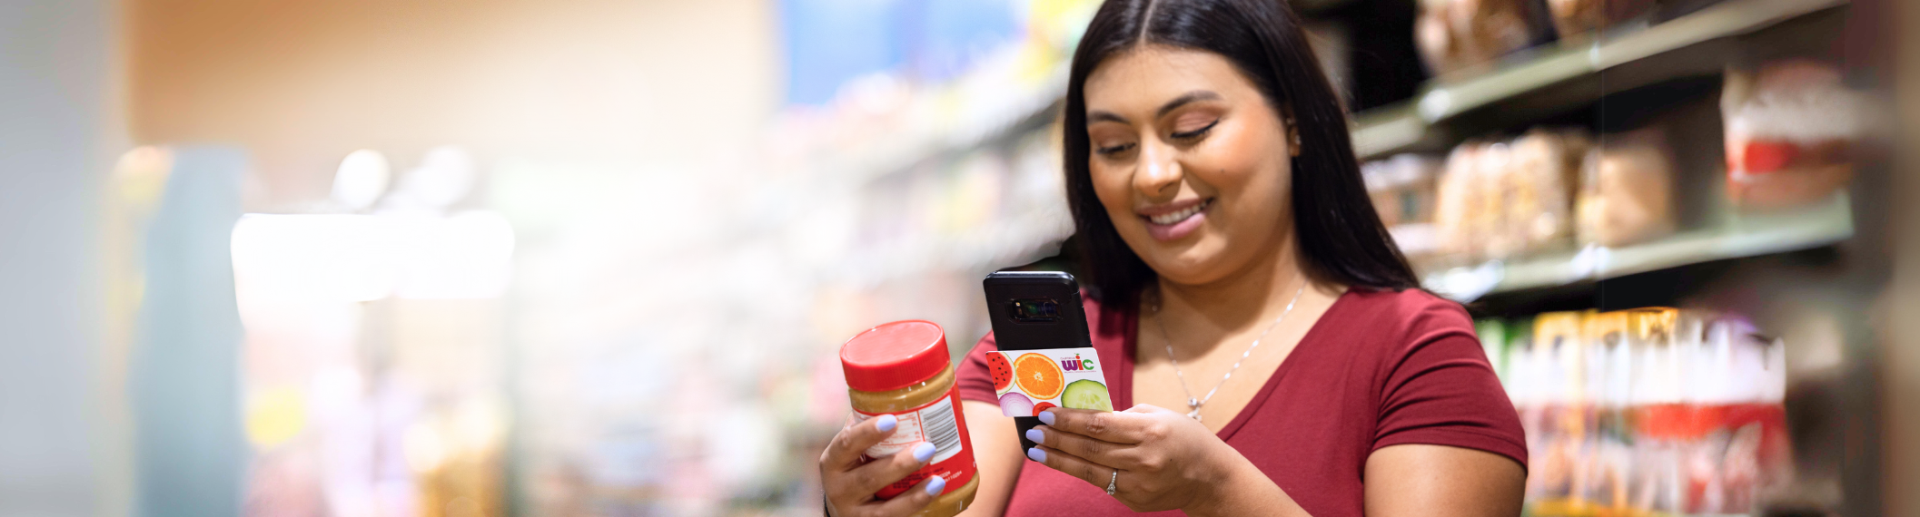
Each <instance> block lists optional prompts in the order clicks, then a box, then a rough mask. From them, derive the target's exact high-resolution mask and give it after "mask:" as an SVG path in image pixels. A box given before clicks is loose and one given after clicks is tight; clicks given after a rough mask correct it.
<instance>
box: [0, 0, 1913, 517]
mask: <svg viewBox="0 0 1920 517" xmlns="http://www.w3.org/2000/svg"><path fill="white" fill-rule="evenodd" d="M1891 4H1892V2H1871V3H1870V2H1863V1H1859V0H1856V1H1855V2H1849V1H1847V0H1418V1H1415V0H1300V1H1297V2H1294V3H1293V7H1294V9H1296V10H1297V11H1298V12H1300V13H1301V14H1302V15H1303V16H1305V17H1306V19H1307V20H1308V21H1309V29H1310V30H1311V31H1312V33H1313V35H1314V43H1315V45H1316V50H1317V51H1318V53H1319V54H1320V55H1321V59H1322V61H1323V63H1324V64H1325V65H1326V66H1327V67H1328V69H1329V70H1330V72H1331V75H1332V76H1333V77H1334V80H1335V82H1336V83H1338V84H1337V86H1338V87H1339V88H1340V89H1341V90H1342V91H1344V92H1345V93H1346V101H1347V102H1348V105H1349V106H1350V108H1351V109H1352V110H1353V111H1354V112H1355V116H1354V121H1355V124H1354V137H1355V143H1356V147H1357V149H1356V151H1357V152H1358V153H1359V155H1360V156H1361V158H1362V159H1363V160H1364V162H1365V163H1366V166H1365V174H1366V180H1367V184H1368V188H1369V189H1370V190H1371V191H1372V192H1373V194H1374V196H1373V197H1374V202H1375V205H1376V208H1377V209H1378V210H1380V212H1381V214H1382V216H1383V218H1384V219H1386V220H1387V221H1388V222H1389V223H1390V224H1392V225H1393V232H1394V234H1395V237H1396V239H1397V240H1398V241H1399V242H1400V245H1401V246H1402V248H1403V249H1404V250H1405V251H1406V252H1407V253H1408V255H1409V256H1410V257H1412V258H1413V259H1414V260H1415V261H1416V263H1417V266H1418V269H1419V270H1420V271H1421V272H1422V274H1423V275H1424V277H1425V282H1426V286H1427V288H1428V289H1430V290H1432V291H1434V292H1436V293H1440V294H1442V295H1445V296H1448V297H1450V298H1453V299H1456V300H1459V301H1461V302H1464V303H1467V304H1468V307H1469V308H1470V309H1471V310H1472V311H1473V312H1474V314H1475V315H1476V317H1478V318H1479V325H1480V329H1481V333H1482V339H1483V341H1484V343H1485V344H1486V346H1487V351H1488V353H1489V357H1490V359H1492V361H1493V362H1494V363H1495V365H1496V367H1497V368H1498V369H1499V371H1500V373H1501V376H1502V379H1503V381H1504V382H1505V383H1506V385H1507V387H1508V389H1509V393H1510V395H1511V396H1512V398H1513V400H1514V403H1515V406H1516V408H1517V409H1519V410H1520V412H1521V413H1522V415H1523V417H1524V419H1525V422H1526V425H1527V427H1528V438H1529V447H1530V448H1531V449H1532V453H1531V455H1532V461H1533V465H1530V473H1531V477H1530V480H1529V485H1528V501H1529V504H1528V508H1529V512H1530V513H1531V514H1533V515H1569V516H1589V515H1591V516H1601V515H1621V516H1625V515H1883V514H1884V515H1892V514H1896V513H1897V512H1899V511H1901V510H1902V509H1904V510H1906V511H1920V507H1914V506H1907V507H1900V506H1897V505H1898V504H1899V503H1898V498H1899V497H1901V496H1902V495H1903V493H1905V492H1911V490H1905V491H1904V492H1903V489H1902V488H1901V487H1900V485H1899V483H1904V482H1911V481H1913V480H1914V479H1915V478H1913V477H1900V476H1901V474H1898V473H1897V472H1906V473H1908V474H1906V475H1908V476H1911V472H1913V471H1912V470H1911V469H1912V468H1913V467H1914V465H1913V463H1912V460H1911V458H1912V456H1911V453H1912V450H1911V449H1910V448H1909V447H1910V445H1907V443H1906V441H1904V440H1902V439H1901V436H1902V435H1901V433H1903V432H1913V431H1915V428H1914V427H1912V426H1911V425H1912V421H1911V420H1899V419H1900V418H1908V419H1911V418H1912V417H1913V416H1914V415H1913V413H1912V412H1911V411H1906V412H1902V411H1896V410H1893V409H1891V408H1894V407H1895V404H1894V402H1893V401H1894V400H1896V398H1897V396H1898V395H1899V394H1900V393H1904V392H1905V391H1904V390H1911V389H1912V387H1913V384H1912V382H1911V381H1908V380H1904V379H1908V378H1909V377H1908V376H1920V368H1916V366H1915V363H1914V354H1913V353H1912V352H1903V351H1902V350H1903V349H1901V348H1899V347H1898V346H1897V345H1895V344H1893V343H1895V341H1894V337H1893V334H1892V332H1890V329H1893V328H1896V327H1897V325H1900V324H1903V323H1905V324H1911V323H1910V322H1905V321H1904V320H1905V319H1906V316H1903V314H1902V313H1901V312H1899V311H1897V310H1895V309H1893V308H1890V306H1889V305H1888V304H1889V303H1890V302H1888V301H1887V300H1888V299H1889V295H1888V293H1887V287H1886V286H1887V285H1888V282H1889V281H1890V279H1891V278H1893V276H1894V274H1895V270H1896V266H1895V261H1894V260H1893V256H1894V255H1893V253H1894V252H1893V249H1894V243H1893V242H1892V237H1893V235H1894V234H1895V232H1894V228H1896V227H1895V226H1893V225H1892V224H1891V221H1892V220H1893V215H1894V214H1895V212H1896V209H1897V208H1898V205H1897V203H1895V202H1894V201H1895V196H1894V194H1892V192H1891V187H1892V186H1894V185H1895V184H1896V180H1895V175H1894V174H1893V173H1892V172H1891V171H1892V170H1893V168H1892V167H1893V166H1892V159H1891V153H1890V152H1888V151H1889V150H1890V148H1891V147H1893V146H1891V145H1889V143H1890V142H1889V141H1888V140H1887V139H1886V138H1885V137H1886V136H1887V135H1889V134H1890V133H1889V132H1887V131H1886V129H1888V128H1890V127H1891V126H1892V124H1893V123H1894V122H1895V121H1894V120H1892V117H1890V116H1887V115H1885V113H1886V111H1885V110H1881V109H1878V107H1879V106H1881V105H1882V104H1881V102H1882V101H1883V100H1884V99H1883V97H1884V95H1885V93H1886V91H1885V90H1883V89H1881V88H1879V87H1880V86H1883V85H1884V84H1885V81H1886V80H1887V79H1889V78H1890V75H1891V74H1892V72H1891V70H1889V69H1888V68H1887V67H1885V66H1884V65H1885V64H1886V63H1888V61H1887V55H1888V54H1890V52H1888V51H1884V49H1882V46H1883V45H1884V44H1885V43H1884V42H1882V41H1881V40H1880V39H1879V38H1880V37H1882V36H1887V35H1889V34H1890V33H1891V32H1892V31H1890V30H1888V29H1887V28H1886V26H1887V25H1889V23H1888V21H1887V20H1888V19H1890V17H1889V16H1887V15H1888V13H1890V12H1891V8H1890V5H1891ZM1097 5H1098V2H1097V1H1092V0H702V1H698V2H667V1H615V0H550V1H545V2H531V1H521V0H482V1H466V2H447V1H437V0H417V1H393V0H337V1H325V2H320V1H311V2H264V1H261V2H247V1H216V0H122V1H119V2H113V1H110V0H58V1H53V0H44V1H40V0H9V1H7V2H4V3H0V57H3V58H4V60H5V65H6V66H5V67H0V107H3V111H0V150H3V152H0V330H4V332H5V333H6V334H7V337H6V338H5V339H0V516H8V517H11V516H16V515H18V516H40V515H114V516H118V515H152V516H187V515H194V516H221V515H260V516H403V515H407V516H411V515H420V516H449V517H452V516H493V515H527V516H531V515H539V516H575V515H580V516H585V515H605V516H645V515H814V514H817V513H818V508H819V501H820V500H819V495H818V488H817V482H816V480H815V477H816V474H815V472H816V470H815V466H814V463H813V462H814V460H815V459H816V458H817V456H818V451H819V450H820V448H821V447H822V446H823V444H824V442H825V440H826V439H827V438H828V437H830V436H831V434H832V433H833V432H834V431H835V430H836V429H837V428H838V426H839V425H840V424H841V423H842V422H843V421H844V418H845V417H846V413H847V399H846V394H845V392H844V391H843V390H844V389H845V388H844V386H845V384H844V383H843V380H842V379H841V377H840V372H839V367H838V365H837V364H836V363H835V357H834V351H835V350H836V349H837V347H838V345H839V344H840V343H841V342H842V341H843V340H845V339H846V338H847V337H849V336H852V335H853V334H854V333H856V332H857V331H859V330H862V329H864V328H866V327H869V326H871V325H874V324H877V323H881V322H885V321H891V320H896V319H904V318H921V319H928V320H932V321H935V322H937V323H939V324H941V325H942V326H943V327H945V329H946V330H947V332H948V333H949V336H950V339H951V340H952V341H953V342H954V343H956V344H957V346H955V347H954V349H953V352H954V353H955V354H960V353H964V352H965V351H966V348H967V346H966V345H967V344H970V343H972V342H973V341H974V340H976V339H977V338H979V337H980V336H981V335H983V334H985V333H986V331H987V330H988V325H987V322H986V319H985V316H984V311H983V310H982V307H981V306H980V300H981V294H980V292H979V287H978V286H979V283H978V282H979V280H980V279H981V278H982V277H984V275H985V274H986V273H988V272H991V271H994V270H998V269H1004V268H1016V267H1018V268H1031V269H1067V270H1071V269H1072V268H1073V264H1072V254H1073V253H1074V248H1073V242H1072V233H1073V228H1072V224H1071V220H1070V219H1069V217H1068V215H1067V213H1066V211H1065V205H1064V194H1063V189H1062V184H1061V178H1060V172H1059V168H1060V164H1059V154H1058V149H1057V145H1058V144H1057V141H1058V139H1059V136H1058V134H1057V129H1056V127H1055V124H1054V120H1055V117H1056V115H1057V110H1058V100H1059V98H1060V96H1061V95H1062V93H1063V89H1064V80H1065V75H1066V74H1065V65H1066V62H1067V60H1068V58H1069V56H1070V54H1071V52H1072V48H1073V45H1074V44H1075V43H1076V41H1077V37H1078V34H1079V32H1080V30H1081V29H1082V27H1083V26H1084V24H1085V23H1086V20H1087V19H1088V18H1089V17H1090V16H1091V13H1092V11H1093V9H1094V8H1095V7H1097ZM1909 202H1910V201H1909ZM1903 425H1905V426H1906V427H1902V426H1903ZM1899 454H1905V456H1901V455H1899ZM1890 458H1891V459H1890ZM1898 458H1909V459H1907V460H1904V461H1905V462H1906V463H1902V461H1903V460H1900V459H1898ZM1902 465H1904V467H1902ZM1900 468H1905V469H1908V470H1905V471H1897V470H1896V469H1900ZM1907 488H1908V489H1910V488H1911V486H1908V487H1907Z"/></svg>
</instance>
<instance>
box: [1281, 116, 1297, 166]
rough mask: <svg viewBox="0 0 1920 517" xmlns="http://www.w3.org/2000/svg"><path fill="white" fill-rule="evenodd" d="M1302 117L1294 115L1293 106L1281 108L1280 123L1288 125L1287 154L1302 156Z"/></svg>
mask: <svg viewBox="0 0 1920 517" xmlns="http://www.w3.org/2000/svg"><path fill="white" fill-rule="evenodd" d="M1299 120H1300V119H1298V118H1295V117H1294V116H1293V106H1282V107H1281V108H1280V124H1281V125H1284V126H1286V127H1287V154H1290V155H1293V157H1294V158H1299V157H1300V124H1299V123H1298V122H1299Z"/></svg>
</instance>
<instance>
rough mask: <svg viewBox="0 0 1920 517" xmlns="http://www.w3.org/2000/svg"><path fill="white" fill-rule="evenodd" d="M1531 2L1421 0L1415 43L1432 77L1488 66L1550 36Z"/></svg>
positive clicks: (1535, 6)
mask: <svg viewBox="0 0 1920 517" xmlns="http://www.w3.org/2000/svg"><path fill="white" fill-rule="evenodd" d="M1537 9H1538V6H1537V5H1536V4H1535V3H1534V2H1533V1H1531V0H1421V2H1420V14H1419V17H1418V18H1417V19H1416V20H1415V21H1414V29H1413V30H1414V36H1413V39H1414V43H1415V44H1416V45H1417V46H1418V47H1419V50H1420V58H1421V60H1423V61H1425V62H1426V65H1427V71H1428V72H1431V73H1432V74H1433V75H1436V76H1440V75H1447V74H1451V73H1453V72H1457V71H1460V70H1465V69H1469V68H1475V67H1477V66H1480V65H1485V64H1488V63H1491V62H1492V61H1494V60H1495V59H1497V58H1499V57H1500V56H1504V55H1507V54H1508V53H1511V52H1513V51H1515V50H1520V49H1523V48H1527V47H1529V46H1532V45H1534V44H1537V43H1540V42H1542V41H1544V40H1545V38H1546V36H1548V34H1547V33H1548V31H1547V27H1546V26H1545V24H1544V23H1537V22H1536V21H1535V20H1538V19H1539V16H1537V14H1538V11H1537Z"/></svg>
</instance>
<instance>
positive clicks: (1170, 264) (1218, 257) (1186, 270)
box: [1134, 239, 1225, 284]
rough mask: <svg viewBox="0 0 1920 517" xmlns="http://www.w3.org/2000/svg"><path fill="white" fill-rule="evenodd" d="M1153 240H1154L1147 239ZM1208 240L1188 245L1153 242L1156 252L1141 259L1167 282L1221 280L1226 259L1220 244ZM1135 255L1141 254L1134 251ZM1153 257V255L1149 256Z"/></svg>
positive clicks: (1191, 282)
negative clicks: (1215, 244)
mask: <svg viewBox="0 0 1920 517" xmlns="http://www.w3.org/2000/svg"><path fill="white" fill-rule="evenodd" d="M1148 240H1151V239H1148ZM1209 244H1211V243H1208V242H1204V241H1201V242H1191V243H1185V244H1161V243H1157V242H1156V243H1153V246H1155V249H1154V250H1153V254H1152V255H1151V256H1149V255H1141V260H1142V261H1144V262H1146V263H1147V267H1150V268H1153V272H1154V274H1156V275H1159V276H1160V277H1161V278H1164V279H1166V280H1168V281H1171V282H1174V283H1178V284H1204V283H1207V282H1210V281H1213V280H1218V279H1219V277H1221V276H1223V275H1222V274H1221V271H1222V270H1223V269H1224V268H1222V267H1221V262H1222V261H1223V259H1224V258H1225V257H1224V256H1223V255H1224V254H1223V253H1220V252H1221V251H1223V250H1222V249H1221V247H1220V246H1213V245H1209ZM1134 253H1136V254H1138V253H1139V251H1138V250H1135V252H1134ZM1149 257H1151V258H1149Z"/></svg>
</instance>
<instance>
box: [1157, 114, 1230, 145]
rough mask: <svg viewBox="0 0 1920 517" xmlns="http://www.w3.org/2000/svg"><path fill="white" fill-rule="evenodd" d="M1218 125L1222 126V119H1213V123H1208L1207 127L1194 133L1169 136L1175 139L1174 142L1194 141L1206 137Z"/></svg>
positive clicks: (1188, 132)
mask: <svg viewBox="0 0 1920 517" xmlns="http://www.w3.org/2000/svg"><path fill="white" fill-rule="evenodd" d="M1218 125H1220V119H1213V122H1208V123H1207V125H1206V127H1202V128H1200V129H1195V130H1193V131H1187V132H1185V133H1174V134H1172V135H1168V136H1171V137H1173V139H1174V140H1182V141H1185V140H1193V139H1197V138H1200V137H1203V136H1206V135H1207V132H1208V131H1212V130H1213V126H1218Z"/></svg>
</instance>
